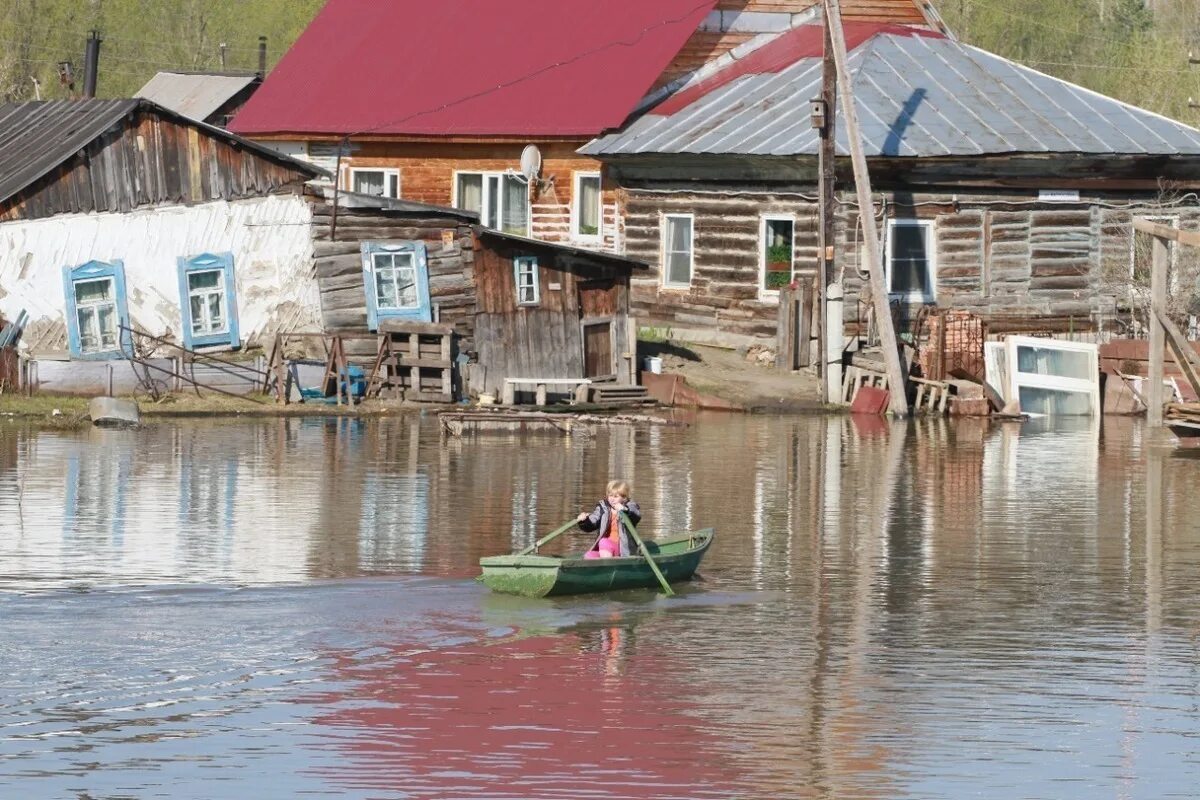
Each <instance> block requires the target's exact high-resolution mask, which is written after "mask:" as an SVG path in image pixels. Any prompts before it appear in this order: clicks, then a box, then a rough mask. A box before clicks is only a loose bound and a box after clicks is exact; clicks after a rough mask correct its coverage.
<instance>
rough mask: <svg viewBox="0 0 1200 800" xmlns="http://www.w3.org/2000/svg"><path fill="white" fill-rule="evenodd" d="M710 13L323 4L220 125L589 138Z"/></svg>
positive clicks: (553, 3) (645, 87)
mask: <svg viewBox="0 0 1200 800" xmlns="http://www.w3.org/2000/svg"><path fill="white" fill-rule="evenodd" d="M715 3H716V0H653V1H652V2H647V0H604V2H602V3H596V2H563V0H504V2H500V1H499V0H491V2H483V1H482V0H437V2H425V3H418V2H398V0H392V2H381V0H330V2H329V3H327V4H326V6H325V8H324V9H322V10H321V12H320V13H319V14H318V15H317V17H316V18H315V19H314V20H313V21H312V23H311V24H310V25H309V26H308V28H307V29H306V30H305V31H304V33H303V34H302V35H301V36H300V38H299V39H298V40H297V41H296V43H295V44H294V45H293V46H292V48H291V49H290V50H289V51H288V52H287V55H285V56H284V57H283V59H282V60H281V61H280V62H279V64H278V65H277V66H276V67H275V69H274V70H273V71H272V72H271V74H270V75H269V76H268V77H267V79H266V80H265V81H264V82H263V85H262V88H260V89H259V90H258V91H257V92H255V93H254V96H253V97H251V98H250V100H249V101H248V102H247V103H246V105H245V106H244V107H243V108H242V110H241V111H240V112H238V114H237V116H236V117H235V118H234V120H233V121H232V123H231V124H230V128H231V129H233V130H235V131H237V132H238V133H243V134H246V135H248V136H252V135H255V134H268V133H271V134H317V133H326V134H330V133H332V134H338V135H346V134H352V133H375V134H397V135H420V136H429V135H433V136H444V135H466V136H500V135H512V136H564V137H565V136H570V137H576V138H585V137H591V136H595V135H596V134H598V133H600V132H601V131H604V130H608V129H611V128H615V127H617V126H619V125H621V124H623V123H624V122H625V120H626V119H628V117H629V114H630V113H631V112H632V111H633V109H634V108H635V107H636V105H637V102H638V101H639V100H640V99H641V98H642V97H644V96H645V94H646V93H647V92H648V91H649V90H650V88H651V86H652V85H653V84H654V81H655V79H657V78H658V76H659V75H660V74H661V73H662V71H663V69H664V68H666V66H667V64H669V63H670V61H671V59H672V58H674V56H675V54H676V53H678V52H679V49H680V47H682V45H683V43H684V42H685V41H686V40H687V38H688V37H689V36H691V34H692V33H693V32H694V31H695V30H696V28H697V27H698V26H699V25H700V23H701V21H703V20H704V18H705V17H706V15H707V14H708V12H709V11H711V10H712V8H713V6H714V5H715ZM382 31H394V32H396V35H397V36H398V37H399V39H398V40H397V41H395V42H387V41H384V40H381V39H380V34H381V32H382Z"/></svg>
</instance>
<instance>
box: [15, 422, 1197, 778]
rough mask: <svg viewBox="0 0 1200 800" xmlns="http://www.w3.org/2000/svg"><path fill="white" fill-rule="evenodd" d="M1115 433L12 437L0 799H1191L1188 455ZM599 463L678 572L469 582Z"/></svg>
mask: <svg viewBox="0 0 1200 800" xmlns="http://www.w3.org/2000/svg"><path fill="white" fill-rule="evenodd" d="M1144 436H1145V433H1144V430H1143V429H1142V428H1141V427H1140V426H1139V425H1137V424H1135V423H1132V422H1124V421H1120V420H1118V421H1114V422H1111V423H1110V422H1106V426H1105V429H1104V431H1103V432H1102V433H1101V432H1098V431H1096V430H1094V429H1092V428H1091V427H1089V426H1086V425H1084V426H1078V425H1066V424H1064V425H1061V426H1059V427H1057V428H1055V427H1050V426H1046V425H1044V424H1043V425H1039V424H1037V423H1027V424H1026V425H1024V426H1014V425H1005V426H993V427H987V426H986V425H984V424H979V423H973V422H961V423H957V424H950V423H947V422H945V421H939V422H937V423H927V422H926V423H915V424H913V425H911V426H904V425H888V424H886V423H882V422H870V423H862V422H859V423H855V422H852V421H850V420H847V419H833V420H826V419H804V418H766V417H709V418H702V419H701V420H700V421H699V422H698V423H697V424H695V425H693V426H691V427H689V428H685V429H679V428H655V429H651V430H639V431H632V430H621V429H615V430H613V431H611V432H603V433H601V434H600V435H598V436H596V437H594V438H589V439H566V438H556V437H550V436H531V437H527V438H513V437H506V436H489V437H479V438H465V439H442V438H441V437H440V435H439V432H438V429H437V426H436V424H435V421H434V420H433V419H432V418H429V417H426V418H422V417H417V416H413V417H411V418H404V419H393V420H383V421H362V420H346V419H343V420H295V419H293V420H275V421H269V422H245V423H243V422H225V423H215V422H211V421H203V422H189V423H181V424H177V425H176V424H172V425H153V426H149V427H147V428H144V429H142V430H139V431H136V432H113V431H99V430H92V431H86V432H82V433H78V434H63V433H52V432H34V431H25V430H21V429H18V428H17V427H16V426H13V425H11V424H10V425H9V426H8V427H7V428H4V429H0V520H3V535H2V536H0V620H2V624H0V797H5V798H7V797H13V798H57V797H69V798H76V797H89V798H97V799H98V798H116V797H138V798H141V797H159V796H161V797H172V798H191V797H195V798H211V797H249V796H254V797H264V798H271V797H289V798H290V797H297V796H314V797H319V796H329V797H350V798H359V797H361V798H378V797H397V798H399V797H414V798H483V797H488V798H581V797H594V798H749V797H786V798H810V797H811V798H848V797H854V798H859V797H866V798H872V797H878V798H960V797H966V796H980V797H1023V798H1094V797H1098V796H1103V797H1116V798H1166V797H1194V796H1195V788H1194V787H1195V786H1197V785H1200V763H1198V761H1200V759H1198V756H1197V753H1198V752H1200V751H1198V750H1197V748H1196V747H1195V741H1196V738H1197V736H1198V735H1200V704H1198V702H1197V699H1196V698H1197V696H1198V693H1197V692H1198V689H1200V667H1198V666H1197V665H1198V664H1200V614H1198V613H1197V611H1196V606H1195V602H1194V587H1195V585H1196V582H1197V578H1200V526H1198V525H1197V523H1195V521H1194V519H1195V514H1194V509H1193V508H1192V507H1191V506H1190V505H1189V503H1188V501H1189V500H1190V499H1191V497H1192V496H1193V494H1194V487H1196V486H1197V478H1198V477H1200V460H1195V459H1190V458H1185V457H1180V456H1177V455H1175V454H1173V453H1172V452H1171V451H1170V449H1169V448H1164V447H1161V446H1151V445H1149V444H1147V443H1146V442H1145V441H1144ZM615 475H620V476H623V477H627V478H629V479H630V480H631V481H632V483H633V485H634V493H635V496H636V497H637V498H638V499H639V500H640V502H641V503H642V505H643V508H644V509H646V511H647V519H646V521H645V523H644V524H643V527H642V531H643V533H646V534H649V535H661V534H665V533H667V532H671V531H675V530H678V529H685V528H692V527H703V526H709V525H713V526H716V527H717V529H718V539H717V541H716V543H715V544H714V547H713V549H712V551H711V552H710V553H709V555H708V558H707V560H706V562H705V564H704V565H703V567H702V573H703V575H702V577H703V580H700V581H697V582H696V583H695V584H692V585H690V586H688V587H686V588H685V589H684V590H683V591H682V592H681V596H680V597H678V598H675V599H671V600H666V599H662V598H658V597H657V596H656V595H654V594H653V593H650V592H633V593H628V594H626V595H624V596H621V597H585V598H574V599H571V598H568V599H561V600H548V601H527V600H521V599H515V598H507V597H502V596H497V595H492V594H489V593H487V592H486V590H484V589H483V588H482V587H480V586H479V585H478V584H476V583H475V582H473V581H472V580H471V577H472V576H473V575H474V574H475V572H476V566H475V565H476V562H477V559H478V558H479V557H480V556H481V555H485V554H492V553H497V552H504V551H507V550H510V549H512V548H514V547H519V546H524V545H525V544H528V543H529V542H531V541H532V540H533V538H534V537H535V536H536V535H537V534H538V533H539V532H543V533H544V532H545V531H546V530H547V529H549V528H551V527H554V526H556V525H558V524H560V523H561V522H562V521H564V520H566V519H568V518H570V517H571V516H573V515H574V514H575V513H577V511H578V510H579V509H581V508H584V507H587V506H590V505H591V504H592V503H594V502H595V500H596V499H598V497H599V495H600V494H601V493H602V491H603V485H604V483H605V481H606V480H607V479H608V478H609V477H610V476H615ZM579 543H580V540H579V539H576V540H575V544H576V545H578V544H579Z"/></svg>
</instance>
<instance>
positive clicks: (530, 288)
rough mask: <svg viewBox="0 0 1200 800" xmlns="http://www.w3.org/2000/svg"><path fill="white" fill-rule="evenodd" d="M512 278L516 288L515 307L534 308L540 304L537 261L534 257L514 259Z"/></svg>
mask: <svg viewBox="0 0 1200 800" xmlns="http://www.w3.org/2000/svg"><path fill="white" fill-rule="evenodd" d="M513 277H514V279H515V281H516V286H517V305H519V306H536V305H537V304H538V303H540V302H541V299H542V297H541V294H542V292H541V281H540V280H539V278H538V260H537V258H536V257H535V256H518V257H517V258H514V259H513Z"/></svg>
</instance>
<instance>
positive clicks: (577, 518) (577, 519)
mask: <svg viewBox="0 0 1200 800" xmlns="http://www.w3.org/2000/svg"><path fill="white" fill-rule="evenodd" d="M587 518H588V513H587V512H586V511H585V512H583V513H582V514H580V515H579V516H578V517H576V518H575V521H576V522H583V521H584V520H585V519H587Z"/></svg>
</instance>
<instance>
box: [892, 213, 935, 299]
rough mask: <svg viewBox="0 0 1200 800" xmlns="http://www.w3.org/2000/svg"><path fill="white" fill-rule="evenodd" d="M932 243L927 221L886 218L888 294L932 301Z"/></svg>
mask: <svg viewBox="0 0 1200 800" xmlns="http://www.w3.org/2000/svg"><path fill="white" fill-rule="evenodd" d="M918 237H919V238H918ZM933 245H934V242H933V223H932V222H931V221H928V220H903V219H893V220H889V221H888V230H887V258H886V263H887V286H888V294H889V295H890V296H891V297H892V298H895V299H900V300H907V301H909V302H916V303H933V302H936V300H937V285H936V281H935V280H934V274H935V270H936V266H935V262H934V251H933ZM898 279H899V280H898Z"/></svg>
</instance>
